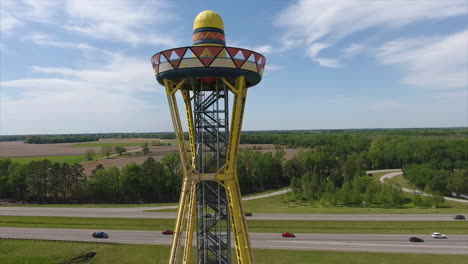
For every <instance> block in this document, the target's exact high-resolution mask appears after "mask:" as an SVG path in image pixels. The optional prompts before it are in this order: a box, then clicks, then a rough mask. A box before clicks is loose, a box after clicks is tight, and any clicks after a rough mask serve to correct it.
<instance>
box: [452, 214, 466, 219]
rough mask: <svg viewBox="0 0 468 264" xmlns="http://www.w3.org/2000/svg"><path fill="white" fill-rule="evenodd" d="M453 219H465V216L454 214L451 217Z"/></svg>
mask: <svg viewBox="0 0 468 264" xmlns="http://www.w3.org/2000/svg"><path fill="white" fill-rule="evenodd" d="M453 219H455V220H465V216H464V215H456V216H454V217H453Z"/></svg>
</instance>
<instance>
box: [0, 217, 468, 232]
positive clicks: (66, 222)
mask: <svg viewBox="0 0 468 264" xmlns="http://www.w3.org/2000/svg"><path fill="white" fill-rule="evenodd" d="M247 222H248V226H249V231H250V232H257V233H274V232H278V233H281V232H284V230H288V231H290V232H297V233H330V234H411V233H413V234H430V233H432V232H434V230H438V231H440V232H443V233H445V234H468V222H467V221H297V220H290V221H279V220H248V221H247ZM174 223H175V219H146V218H145V219H142V218H83V217H43V216H2V217H1V218H0V226H3V227H34V228H73V229H113V230H165V229H172V228H173V227H174Z"/></svg>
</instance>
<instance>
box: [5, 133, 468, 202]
mask: <svg viewBox="0 0 468 264" xmlns="http://www.w3.org/2000/svg"><path fill="white" fill-rule="evenodd" d="M467 131H468V130H467V129H452V130H451V129H430V130H390V131H386V130H382V131H381V130H376V131H341V132H337V131H330V132H323V131H322V132H316V131H314V132H305V131H293V132H247V133H244V135H243V136H242V142H243V143H251V144H262V143H263V144H265V143H268V144H274V145H275V148H276V149H275V151H274V152H272V153H269V152H260V151H257V150H255V149H241V150H240V152H239V155H238V161H237V163H238V166H237V172H238V177H239V183H240V186H241V191H242V193H243V194H249V193H255V192H262V191H265V190H269V189H273V188H279V187H285V186H290V187H291V189H292V197H291V199H296V200H302V201H319V202H321V203H325V204H333V205H353V206H370V205H373V206H384V207H395V206H400V205H402V204H404V203H407V202H408V200H407V198H405V197H404V195H403V193H402V191H401V189H400V188H395V187H394V186H391V185H389V184H384V185H382V184H380V183H378V182H376V181H375V180H374V179H373V178H372V177H370V176H368V175H367V174H366V173H365V171H366V170H372V169H403V172H404V177H405V178H406V179H407V180H408V181H409V183H410V184H411V185H412V186H413V187H414V188H418V189H421V190H425V191H426V192H429V193H432V194H433V197H434V199H432V200H433V201H431V202H430V203H431V204H437V205H438V204H439V203H440V202H441V199H440V198H441V197H442V196H458V197H459V196H460V195H461V194H465V195H466V194H468V136H467V135H468V134H467ZM291 147H293V148H299V149H300V151H299V153H298V154H297V155H296V156H295V157H293V158H291V159H289V160H286V159H285V150H284V149H285V148H291ZM178 157H179V156H178V154H177V153H173V154H169V155H167V156H165V157H164V158H163V159H162V160H161V161H155V160H154V159H153V158H151V157H150V158H148V159H147V160H146V161H145V162H144V163H143V164H142V165H137V164H134V163H133V164H129V165H127V166H125V167H124V168H122V169H117V168H103V167H102V166H100V167H99V166H98V167H97V168H96V169H95V170H94V171H93V173H92V175H90V176H85V175H83V173H82V168H81V166H80V165H79V164H75V165H68V164H58V163H51V162H49V161H47V160H45V161H40V162H31V163H29V164H25V165H21V164H17V163H15V162H11V161H10V160H8V159H3V160H0V197H1V198H14V199H19V200H28V201H50V200H54V199H55V200H68V201H71V200H74V201H77V202H80V201H87V202H90V201H91V202H112V203H121V202H170V201H177V199H178V196H179V191H180V184H181V172H180V165H179V158H178ZM414 202H415V204H416V203H420V201H414ZM426 204H427V203H426Z"/></svg>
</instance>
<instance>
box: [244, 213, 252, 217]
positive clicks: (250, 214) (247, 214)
mask: <svg viewBox="0 0 468 264" xmlns="http://www.w3.org/2000/svg"><path fill="white" fill-rule="evenodd" d="M244 215H245V216H252V215H253V214H252V213H251V212H247V213H245V214H244Z"/></svg>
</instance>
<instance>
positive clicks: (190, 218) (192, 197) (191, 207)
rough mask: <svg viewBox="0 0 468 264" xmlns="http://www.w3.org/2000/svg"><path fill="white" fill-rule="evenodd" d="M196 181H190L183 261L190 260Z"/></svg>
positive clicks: (195, 206)
mask: <svg viewBox="0 0 468 264" xmlns="http://www.w3.org/2000/svg"><path fill="white" fill-rule="evenodd" d="M196 185H197V182H192V184H191V190H190V202H189V210H188V219H187V229H186V230H187V231H186V232H185V250H184V259H183V263H191V262H192V244H193V233H194V232H195V230H196V221H195V220H196V217H197V216H196V214H197V189H196Z"/></svg>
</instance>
